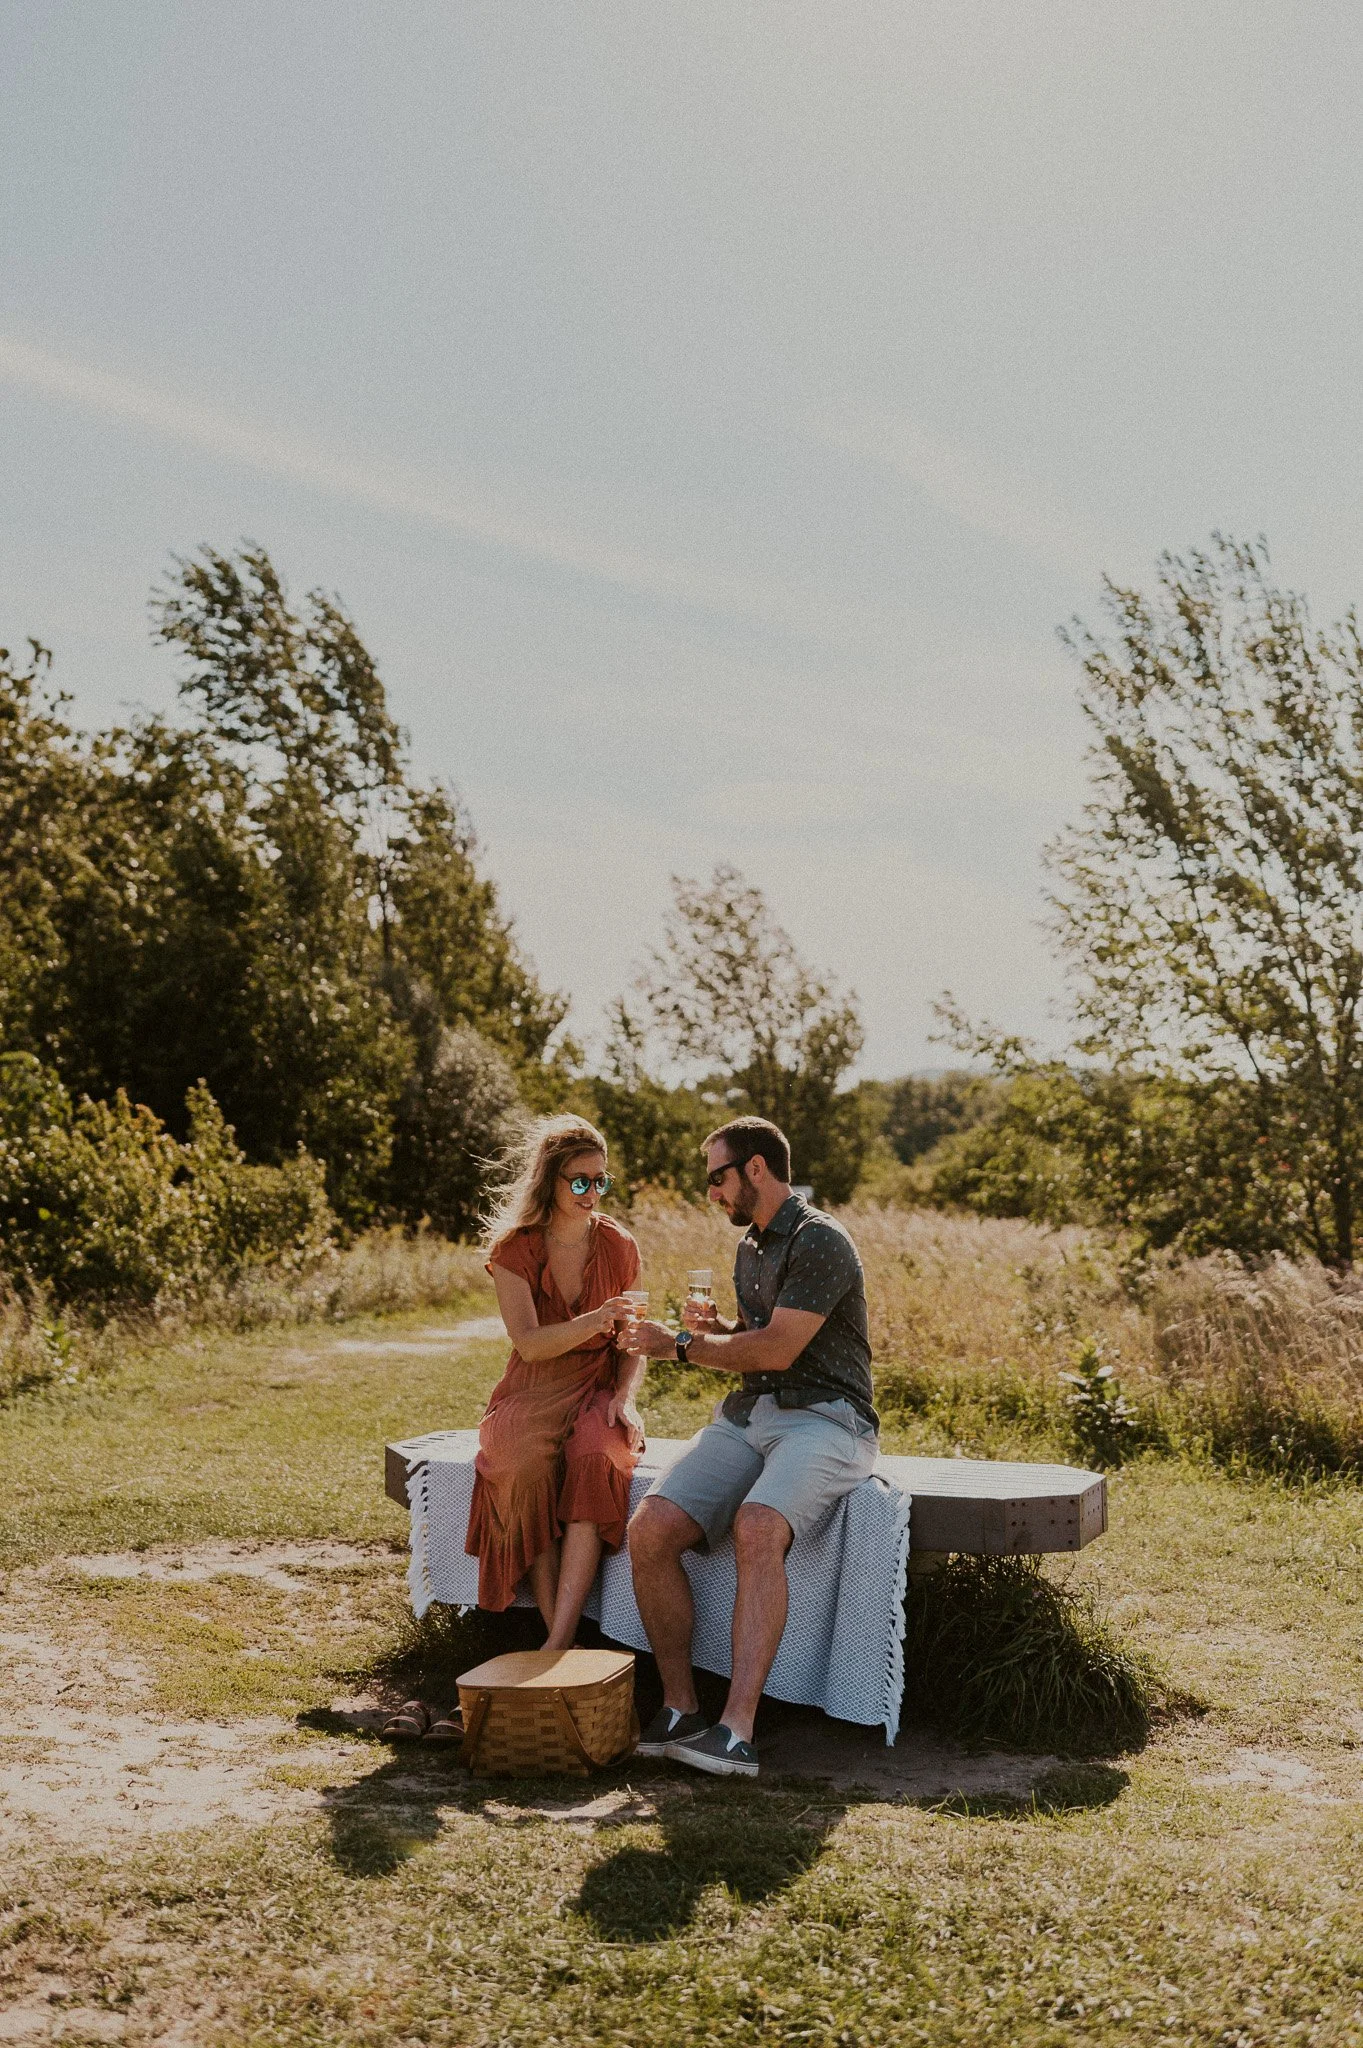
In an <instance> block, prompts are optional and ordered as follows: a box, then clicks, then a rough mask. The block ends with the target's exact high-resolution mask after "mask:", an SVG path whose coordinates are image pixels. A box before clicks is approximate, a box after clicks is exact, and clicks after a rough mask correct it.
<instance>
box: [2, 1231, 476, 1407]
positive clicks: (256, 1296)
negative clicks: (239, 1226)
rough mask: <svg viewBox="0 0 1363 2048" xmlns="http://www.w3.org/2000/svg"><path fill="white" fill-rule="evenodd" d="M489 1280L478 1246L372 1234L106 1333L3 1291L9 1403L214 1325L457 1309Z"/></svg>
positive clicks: (32, 1297) (31, 1297) (253, 1273)
mask: <svg viewBox="0 0 1363 2048" xmlns="http://www.w3.org/2000/svg"><path fill="white" fill-rule="evenodd" d="M484 1282H485V1275H484V1272H483V1255H482V1253H481V1252H480V1251H478V1250H477V1249H476V1248H475V1247H474V1246H472V1245H466V1244H451V1243H450V1241H449V1239H448V1238H444V1237H438V1236H436V1235H435V1234H434V1233H433V1232H430V1231H421V1232H419V1233H418V1234H417V1235H416V1236H407V1235H406V1234H405V1233H404V1232H402V1231H401V1230H371V1231H369V1232H367V1233H366V1234H365V1235H364V1236H363V1237H359V1238H356V1239H355V1240H354V1242H353V1243H351V1244H350V1245H348V1246H346V1247H345V1248H344V1249H340V1248H336V1247H330V1248H328V1250H327V1251H326V1252H325V1253H324V1254H323V1255H322V1256H321V1257H320V1258H318V1259H315V1260H313V1261H311V1262H310V1263H309V1264H308V1265H307V1266H306V1267H304V1268H302V1269H301V1270H298V1269H294V1268H291V1267H287V1266H261V1267H255V1268H249V1269H248V1270H247V1271H246V1272H245V1273H244V1274H243V1275H242V1276H241V1277H240V1278H239V1279H237V1280H236V1281H234V1282H233V1284H232V1285H231V1286H230V1287H224V1288H221V1289H217V1290H211V1291H209V1292H207V1293H205V1294H202V1295H199V1296H197V1297H196V1298H195V1299H193V1300H190V1301H164V1302H162V1303H161V1304H160V1305H159V1306H158V1307H157V1308H156V1309H155V1310H154V1311H151V1312H148V1313H143V1314H139V1315H137V1316H132V1317H125V1318H124V1319H122V1320H121V1321H115V1322H110V1323H105V1324H102V1325H100V1326H98V1327H96V1326H93V1325H91V1324H88V1323H85V1322H83V1321H82V1320H81V1319H80V1318H79V1317H78V1316H75V1315H72V1314H62V1313H60V1312H59V1311H57V1310H56V1309H54V1308H52V1307H51V1306H50V1304H49V1303H48V1302H47V1301H46V1300H45V1299H44V1297H43V1296H42V1295H41V1294H40V1293H29V1294H27V1295H21V1294H19V1293H16V1292H14V1291H13V1290H11V1289H8V1288H3V1287H0V1401H4V1400H9V1399H12V1398H13V1397H14V1396H15V1395H16V1394H22V1393H31V1392H34V1391H36V1390H38V1389H40V1388H43V1387H54V1386H63V1385H67V1386H69V1385H72V1384H74V1383H75V1382H76V1381H77V1380H82V1379H88V1378H91V1377H93V1376H94V1375H96V1374H98V1373H99V1372H101V1371H103V1370H105V1369H106V1368H107V1367H108V1366H109V1365H110V1364H112V1363H114V1362H115V1361H116V1360H117V1359H118V1358H119V1356H120V1355H122V1353H123V1352H124V1351H126V1349H127V1346H128V1344H129V1343H130V1342H131V1343H134V1344H136V1343H145V1342H148V1341H155V1340H158V1339H164V1338H167V1337H173V1336H175V1335H177V1334H180V1333H182V1332H183V1331H185V1330H186V1329H189V1328H202V1327H205V1326H207V1327H213V1328H219V1329H232V1330H247V1329H257V1328H262V1327H268V1326H269V1325H272V1324H273V1325H287V1324H297V1323H314V1322H341V1321H345V1320H348V1319H350V1318H351V1317H355V1316H364V1315H398V1314H401V1313H402V1312H403V1311H405V1310H412V1309H422V1308H437V1309H438V1308H448V1307H450V1306H452V1305H454V1304H456V1303H458V1302H460V1301H462V1300H465V1299H467V1297H468V1296H469V1295H470V1294H472V1293H474V1292H475V1291H476V1290H477V1289H478V1288H479V1287H480V1286H481V1285H482V1284H483V1283H484Z"/></svg>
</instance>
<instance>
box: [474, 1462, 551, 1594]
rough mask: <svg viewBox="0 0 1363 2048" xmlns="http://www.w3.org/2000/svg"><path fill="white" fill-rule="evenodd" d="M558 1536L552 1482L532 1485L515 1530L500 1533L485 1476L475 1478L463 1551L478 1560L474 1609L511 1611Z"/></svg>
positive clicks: (501, 1529)
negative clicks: (525, 1580) (534, 1566)
mask: <svg viewBox="0 0 1363 2048" xmlns="http://www.w3.org/2000/svg"><path fill="white" fill-rule="evenodd" d="M562 1533H563V1525H562V1523H561V1522H560V1521H559V1518H558V1516H557V1515H556V1514H555V1512H554V1483H553V1481H552V1479H543V1480H541V1481H540V1482H539V1483H538V1484H537V1485H536V1487H535V1489H534V1492H533V1493H532V1494H531V1495H530V1497H529V1499H528V1500H523V1501H522V1505H521V1512H520V1513H519V1515H518V1516H517V1518H516V1523H515V1527H514V1528H512V1529H504V1528H502V1526H501V1525H500V1523H499V1522H498V1520H497V1516H496V1514H495V1512H494V1510H493V1506H492V1503H491V1501H490V1499H489V1498H488V1487H487V1485H486V1483H485V1481H484V1479H483V1475H482V1473H481V1472H479V1473H476V1474H475V1476H474V1481H473V1498H472V1500H471V1501H470V1502H469V1526H468V1533H467V1535H466V1536H465V1538H464V1551H465V1554H466V1555H467V1556H469V1557H476V1558H477V1560H478V1605H479V1606H480V1607H485V1608H487V1610H488V1611H489V1613H492V1614H500V1613H501V1612H502V1611H503V1609H504V1608H507V1607H510V1606H511V1604H512V1602H513V1601H514V1600H515V1598H516V1589H517V1587H518V1586H519V1585H520V1582H521V1580H522V1579H523V1578H524V1577H525V1575H526V1573H527V1572H528V1571H529V1569H530V1567H531V1565H532V1564H533V1563H534V1561H535V1559H536V1558H537V1557H538V1556H539V1555H540V1552H541V1551H544V1550H547V1549H548V1548H549V1545H550V1544H551V1543H553V1542H556V1541H557V1539H558V1538H559V1537H560V1536H561V1535H562Z"/></svg>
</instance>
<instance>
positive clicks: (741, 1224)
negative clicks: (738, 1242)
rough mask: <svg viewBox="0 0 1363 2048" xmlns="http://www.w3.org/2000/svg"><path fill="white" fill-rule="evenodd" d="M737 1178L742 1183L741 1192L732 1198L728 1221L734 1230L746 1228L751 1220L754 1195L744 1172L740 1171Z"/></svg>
mask: <svg viewBox="0 0 1363 2048" xmlns="http://www.w3.org/2000/svg"><path fill="white" fill-rule="evenodd" d="M739 1178H740V1180H741V1181H742V1183H743V1192H742V1194H740V1195H737V1196H735V1198H734V1203H733V1206H732V1208H731V1209H730V1210H729V1221H730V1223H732V1224H733V1226H734V1229H735V1230H746V1229H747V1227H748V1225H749V1224H750V1223H751V1222H752V1218H753V1203H754V1201H755V1200H756V1195H755V1192H754V1190H753V1187H752V1184H751V1182H750V1181H749V1179H748V1176H747V1175H746V1173H740V1175H739Z"/></svg>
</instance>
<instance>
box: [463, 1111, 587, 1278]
mask: <svg viewBox="0 0 1363 2048" xmlns="http://www.w3.org/2000/svg"><path fill="white" fill-rule="evenodd" d="M579 1152H599V1153H600V1154H601V1156H602V1158H603V1159H604V1158H605V1156H606V1141H605V1139H604V1138H603V1137H602V1135H601V1133H600V1131H598V1130H597V1128H596V1126H595V1124H589V1123H588V1122H587V1119H586V1118H585V1117H583V1116H542V1117H540V1118H539V1120H538V1121H537V1122H536V1123H533V1124H531V1126H530V1128H529V1130H528V1131H527V1132H526V1134H525V1137H524V1139H523V1141H522V1143H521V1146H520V1149H519V1152H518V1153H517V1155H516V1158H515V1162H514V1172H515V1179H514V1180H512V1181H511V1182H510V1183H509V1184H508V1185H507V1186H505V1187H503V1188H502V1189H501V1190H500V1191H499V1193H498V1197H497V1206H496V1208H495V1209H494V1211H493V1213H492V1215H491V1216H490V1217H489V1218H488V1221H487V1223H486V1224H485V1226H484V1229H483V1244H484V1247H485V1249H486V1250H487V1251H488V1252H489V1253H491V1252H495V1251H496V1249H497V1247H498V1245H500V1244H505V1243H506V1240H507V1239H508V1238H509V1237H514V1236H515V1234H516V1232H517V1231H518V1230H543V1228H544V1226H545V1224H546V1223H547V1222H548V1221H549V1218H550V1217H551V1216H552V1215H553V1213H554V1183H555V1182H556V1180H557V1179H558V1176H559V1170H560V1168H561V1167H562V1165H563V1162H564V1160H565V1159H572V1158H574V1157H576V1155H577V1154H578V1153H579Z"/></svg>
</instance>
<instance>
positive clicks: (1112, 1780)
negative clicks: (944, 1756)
mask: <svg viewBox="0 0 1363 2048" xmlns="http://www.w3.org/2000/svg"><path fill="white" fill-rule="evenodd" d="M1130 1783H1131V1778H1130V1775H1129V1773H1128V1772H1126V1771H1123V1770H1120V1769H1119V1768H1118V1767H1117V1765H1115V1764H1104V1763H1083V1764H1062V1765H1061V1766H1060V1768H1059V1769H1058V1770H1054V1771H1047V1772H1046V1773H1045V1774H1044V1775H1043V1776H1042V1777H1040V1778H1038V1779H1037V1781H1036V1783H1035V1785H1033V1787H1032V1789H1031V1792H1030V1793H1029V1794H1027V1795H1026V1796H1023V1795H1021V1794H1019V1793H1016V1792H976V1793H954V1794H953V1795H952V1796H951V1797H950V1798H948V1799H920V1800H917V1801H915V1804H916V1805H918V1806H921V1807H922V1808H923V1809H924V1811H925V1812H928V1813H944V1814H959V1815H960V1817H961V1818H962V1819H963V1820H1028V1819H1033V1818H1035V1819H1045V1818H1048V1817H1059V1816H1061V1815H1063V1814H1068V1813H1084V1812H1088V1811H1092V1810H1093V1809H1094V1808H1095V1807H1101V1806H1111V1805H1113V1804H1114V1802H1115V1801H1116V1800H1118V1799H1120V1798H1121V1796H1122V1794H1123V1792H1125V1791H1126V1789H1127V1787H1128V1785H1129V1784H1130Z"/></svg>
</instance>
